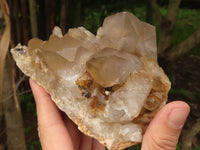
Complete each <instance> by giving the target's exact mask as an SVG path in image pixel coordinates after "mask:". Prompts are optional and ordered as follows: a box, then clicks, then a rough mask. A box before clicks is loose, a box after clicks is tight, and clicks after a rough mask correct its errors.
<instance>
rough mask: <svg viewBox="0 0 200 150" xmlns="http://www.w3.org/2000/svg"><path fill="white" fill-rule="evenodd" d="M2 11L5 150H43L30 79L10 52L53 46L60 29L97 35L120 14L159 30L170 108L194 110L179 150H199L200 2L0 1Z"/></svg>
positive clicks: (0, 127) (0, 94) (0, 112)
mask: <svg viewBox="0 0 200 150" xmlns="http://www.w3.org/2000/svg"><path fill="white" fill-rule="evenodd" d="M0 5H1V8H0V150H40V149H41V146H40V142H39V139H38V135H37V119H36V117H37V114H36V109H35V103H34V99H33V95H32V93H31V90H30V87H29V83H28V78H27V77H26V76H24V75H23V73H22V72H20V71H19V69H18V68H17V67H16V65H15V63H14V62H13V60H12V57H11V55H10V52H9V49H10V48H12V47H14V46H16V44H17V43H22V44H27V42H28V40H29V39H31V38H33V37H39V38H41V39H42V40H48V37H49V35H50V34H51V31H52V29H53V27H54V26H55V25H57V26H60V27H61V29H62V32H63V33H66V32H67V30H68V29H69V28H72V27H78V26H84V27H85V28H86V29H88V30H90V31H91V32H93V33H94V34H96V31H97V29H98V28H99V27H100V26H101V25H102V22H103V20H104V18H105V17H107V16H109V15H112V14H114V13H116V12H120V11H128V12H132V13H133V14H135V15H136V16H137V17H138V18H139V19H140V20H142V21H145V22H148V23H150V24H152V25H154V26H156V33H157V44H158V62H159V64H160V65H161V66H162V67H163V69H164V70H165V72H166V73H167V75H168V77H169V78H170V81H171V83H172V87H171V90H170V93H169V101H168V102H170V101H173V100H183V101H185V102H187V103H188V104H189V105H190V106H191V113H190V115H189V117H188V119H187V122H186V124H185V126H184V129H183V131H182V133H181V137H180V140H179V144H178V146H177V150H189V149H193V150H200V134H199V131H200V0H157V1H156V0H95V1H94V0H43V1H41V0H0ZM119 21H120V20H119ZM139 149H140V145H136V146H133V147H130V148H127V150H139Z"/></svg>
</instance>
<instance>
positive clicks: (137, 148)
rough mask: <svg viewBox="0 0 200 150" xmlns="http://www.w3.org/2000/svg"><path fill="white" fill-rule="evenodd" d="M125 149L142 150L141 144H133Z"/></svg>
mask: <svg viewBox="0 0 200 150" xmlns="http://www.w3.org/2000/svg"><path fill="white" fill-rule="evenodd" d="M125 150H141V144H137V145H134V146H131V147H129V148H126V149H125Z"/></svg>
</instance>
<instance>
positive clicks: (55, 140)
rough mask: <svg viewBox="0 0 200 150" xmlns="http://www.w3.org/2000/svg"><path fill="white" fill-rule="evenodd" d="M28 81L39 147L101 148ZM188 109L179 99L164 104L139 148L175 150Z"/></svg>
mask: <svg viewBox="0 0 200 150" xmlns="http://www.w3.org/2000/svg"><path fill="white" fill-rule="evenodd" d="M30 85H31V88H32V92H33V95H34V97H35V102H36V108H37V114H38V115H37V117H38V134H39V138H40V141H41V145H42V148H43V150H55V149H56V150H66V149H67V150H105V147H104V146H103V145H101V144H100V143H99V142H98V141H97V140H95V139H93V138H90V137H88V136H86V135H84V134H83V133H81V132H80V131H79V130H78V128H77V126H76V125H75V124H74V123H73V122H72V121H71V120H70V119H69V118H68V117H67V116H66V115H65V114H64V113H63V112H61V111H60V110H59V109H58V108H57V106H56V105H55V103H54V102H53V101H52V100H51V98H50V95H49V94H48V93H47V92H46V91H45V90H44V89H43V88H42V87H40V86H39V85H38V84H37V83H36V82H35V81H33V80H31V79H30ZM189 111H190V108H189V106H188V105H187V104H186V103H184V102H182V101H175V102H171V103H169V104H167V105H165V106H164V107H163V108H162V109H161V110H160V111H159V112H158V113H157V114H156V116H155V117H154V119H153V120H152V121H151V122H150V124H149V126H148V128H147V130H146V132H145V134H144V136H143V140H142V150H175V149H176V145H177V142H178V138H179V136H180V132H181V130H182V127H183V125H184V123H185V120H186V118H187V116H188V114H189Z"/></svg>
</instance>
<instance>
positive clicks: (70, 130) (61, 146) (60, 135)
mask: <svg viewBox="0 0 200 150" xmlns="http://www.w3.org/2000/svg"><path fill="white" fill-rule="evenodd" d="M30 85H31V88H32V92H33V95H34V97H35V102H36V108H37V117H38V135H39V138H40V142H41V145H42V149H43V150H105V147H104V146H103V145H101V144H100V143H99V142H98V141H97V140H95V139H93V138H91V137H88V136H86V135H84V134H83V133H81V132H80V131H79V130H78V128H77V126H76V125H75V124H74V123H73V122H72V121H71V120H70V119H69V118H68V117H67V116H66V115H65V114H64V113H63V112H61V111H60V110H59V109H58V108H57V106H56V105H55V103H54V102H53V101H52V100H51V97H50V95H49V94H48V93H47V92H46V91H45V90H44V89H43V88H42V87H40V86H39V85H38V84H37V83H36V82H35V81H33V80H31V79H30Z"/></svg>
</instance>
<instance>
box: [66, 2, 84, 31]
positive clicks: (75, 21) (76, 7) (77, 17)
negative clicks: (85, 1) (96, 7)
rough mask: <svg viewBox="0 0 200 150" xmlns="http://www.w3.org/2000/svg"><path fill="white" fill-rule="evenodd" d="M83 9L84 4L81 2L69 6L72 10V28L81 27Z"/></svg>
mask: <svg viewBox="0 0 200 150" xmlns="http://www.w3.org/2000/svg"><path fill="white" fill-rule="evenodd" d="M81 8H82V3H81V1H79V0H74V1H71V3H70V5H69V9H70V15H69V16H70V25H71V27H78V26H80V22H81Z"/></svg>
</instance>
